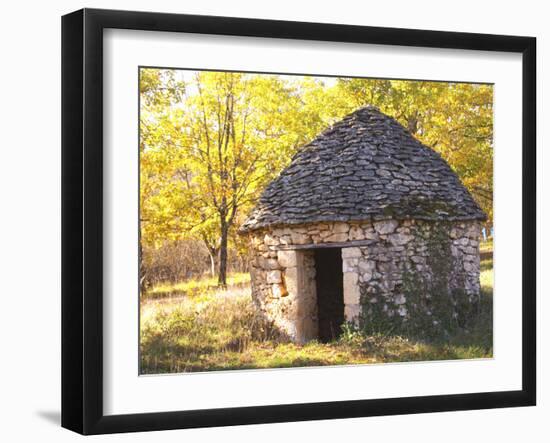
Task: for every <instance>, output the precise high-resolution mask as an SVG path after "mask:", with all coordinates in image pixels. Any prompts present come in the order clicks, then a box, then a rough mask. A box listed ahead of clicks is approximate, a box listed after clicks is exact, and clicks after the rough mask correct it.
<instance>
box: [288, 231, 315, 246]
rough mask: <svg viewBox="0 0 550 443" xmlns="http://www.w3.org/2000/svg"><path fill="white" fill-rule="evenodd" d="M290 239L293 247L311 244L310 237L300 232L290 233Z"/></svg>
mask: <svg viewBox="0 0 550 443" xmlns="http://www.w3.org/2000/svg"><path fill="white" fill-rule="evenodd" d="M290 238H291V240H292V244H294V245H307V244H308V243H311V238H310V236H309V235H307V234H303V233H301V232H292V233H291V234H290Z"/></svg>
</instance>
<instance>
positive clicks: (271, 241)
mask: <svg viewBox="0 0 550 443" xmlns="http://www.w3.org/2000/svg"><path fill="white" fill-rule="evenodd" d="M264 243H265V244H266V245H267V246H277V245H278V244H279V239H278V238H277V237H275V236H273V235H270V234H266V235H265V237H264Z"/></svg>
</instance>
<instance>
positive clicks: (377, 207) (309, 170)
mask: <svg viewBox="0 0 550 443" xmlns="http://www.w3.org/2000/svg"><path fill="white" fill-rule="evenodd" d="M391 218H395V219H419V220H434V221H435V220H449V221H452V220H485V219H486V215H485V214H484V212H483V211H482V210H481V209H480V207H479V206H478V205H477V203H476V202H475V201H474V199H473V198H472V196H471V195H470V193H469V192H468V191H467V190H466V188H465V187H464V185H463V184H462V183H461V182H460V179H459V178H458V176H457V175H456V174H455V173H454V172H453V171H452V170H451V168H450V167H449V165H448V164H447V163H446V162H445V160H443V159H442V158H441V156H440V155H439V154H438V153H437V152H435V151H434V150H433V149H431V148H429V147H427V146H425V145H423V144H422V143H420V142H419V141H418V140H417V139H416V138H414V137H413V136H412V135H411V134H410V133H409V132H408V131H407V130H406V129H405V128H404V127H403V126H401V125H400V124H399V123H398V122H397V121H396V120H394V119H393V118H391V117H389V116H387V115H385V114H383V113H381V112H380V111H379V110H378V109H376V108H374V107H370V106H369V107H365V108H360V109H359V110H357V111H355V112H353V113H352V114H350V115H348V116H347V117H345V118H344V119H343V120H341V121H339V122H338V123H336V124H334V125H333V126H332V127H330V128H329V129H327V130H326V131H324V132H323V133H321V134H320V135H319V136H318V137H317V138H316V139H315V140H313V141H312V142H311V143H309V144H308V145H306V146H304V147H303V148H302V149H300V151H299V152H298V153H297V154H296V155H295V156H294V158H293V159H292V161H291V163H290V165H289V166H288V167H287V168H285V169H284V170H283V171H282V172H281V174H280V175H279V176H278V177H277V178H275V179H274V180H273V181H272V182H271V183H270V184H269V185H268V186H267V187H266V189H265V190H264V192H263V194H262V195H261V197H260V200H259V202H258V205H257V206H256V208H255V209H254V210H253V211H252V213H251V214H250V216H249V217H248V219H247V220H246V221H245V223H244V224H243V225H242V226H241V229H240V230H241V232H246V231H250V230H254V229H259V228H264V227H267V226H275V225H278V226H280V225H294V224H302V223H314V222H324V221H344V222H345V221H365V220H384V219H391Z"/></svg>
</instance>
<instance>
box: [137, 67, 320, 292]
mask: <svg viewBox="0 0 550 443" xmlns="http://www.w3.org/2000/svg"><path fill="white" fill-rule="evenodd" d="M167 89H170V88H167ZM173 91H174V92H175V93H178V94H179V93H180V92H181V93H182V96H181V100H180V101H179V103H176V104H175V105H172V106H170V107H169V110H168V111H166V108H165V109H164V110H159V109H156V110H155V109H153V110H152V112H151V113H149V114H147V115H145V114H144V115H143V118H142V121H141V125H142V128H145V130H144V139H146V140H147V141H145V144H146V146H145V147H144V152H143V155H142V168H144V169H145V170H146V171H147V173H151V172H152V173H153V175H156V174H160V175H161V177H157V178H156V179H155V180H151V176H148V177H147V180H145V182H146V183H157V184H162V186H161V187H159V188H157V189H155V190H154V191H153V192H150V191H149V190H148V188H146V189H144V190H143V191H142V199H147V202H143V204H144V211H142V215H143V216H144V218H147V220H149V221H154V224H153V225H151V224H150V223H148V225H149V226H150V229H149V230H147V234H148V238H149V239H150V240H154V239H155V238H156V237H159V236H160V238H170V237H175V238H182V237H185V236H190V237H198V238H201V239H202V241H203V242H204V245H205V246H206V248H207V249H208V251H209V254H210V258H211V266H212V269H214V268H216V269H217V271H218V281H219V284H220V285H225V283H226V277H227V276H226V270H227V250H228V244H229V241H230V233H231V231H232V230H233V229H234V227H235V220H236V217H237V215H238V214H239V212H240V210H241V208H246V207H248V208H250V206H251V205H252V204H253V203H254V201H255V200H256V199H257V197H258V195H259V193H260V192H261V190H262V189H263V188H264V186H265V185H266V183H267V182H268V181H269V180H270V179H272V178H273V176H274V174H276V173H277V172H278V171H279V170H280V169H281V168H282V167H283V166H284V165H285V164H286V163H287V162H288V161H289V159H290V157H291V156H292V154H293V153H294V152H295V150H296V149H297V148H298V146H300V145H301V144H303V143H304V142H305V141H306V139H307V135H304V134H305V133H306V131H304V126H311V125H307V118H302V117H303V116H301V115H300V112H301V111H300V109H301V107H302V103H301V101H300V96H299V94H298V93H297V90H296V87H295V86H293V85H292V84H290V83H289V82H285V81H283V80H281V79H280V78H278V77H277V76H254V75H246V74H238V73H219V72H198V73H195V74H194V75H193V76H192V77H190V78H187V79H185V81H184V82H183V84H182V85H181V87H180V88H179V89H178V88H176V89H173ZM170 100H171V103H173V102H174V100H172V99H170ZM149 127H154V128H155V129H154V131H152V132H148V130H147V129H146V128H149ZM149 161H150V162H151V163H149ZM148 210H149V211H148ZM147 212H150V213H152V214H151V216H150V217H145V214H146V213H147ZM153 214H154V215H153Z"/></svg>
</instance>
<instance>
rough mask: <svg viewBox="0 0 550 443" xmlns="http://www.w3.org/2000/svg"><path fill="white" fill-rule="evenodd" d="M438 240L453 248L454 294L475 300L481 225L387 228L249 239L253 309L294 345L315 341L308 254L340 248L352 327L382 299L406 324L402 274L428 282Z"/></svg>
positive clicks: (305, 228)
mask: <svg viewBox="0 0 550 443" xmlns="http://www.w3.org/2000/svg"><path fill="white" fill-rule="evenodd" d="M436 232H437V233H439V235H440V234H441V233H442V232H443V233H444V235H445V239H446V242H448V246H449V252H450V257H449V260H450V271H451V272H450V274H449V282H448V284H449V288H450V289H452V288H454V287H456V288H459V289H464V290H465V292H466V293H467V294H468V295H470V296H471V297H475V296H476V295H477V294H479V290H480V286H479V267H480V263H479V235H480V223H479V222H477V221H461V222H453V223H449V222H429V221H418V220H402V221H397V220H384V221H376V222H365V223H359V222H349V223H347V222H327V223H324V222H323V223H314V224H304V225H293V226H289V227H275V228H266V229H263V230H256V231H252V232H250V233H249V238H250V244H251V248H250V251H251V262H250V264H251V276H252V293H253V297H254V300H255V303H256V304H257V306H258V309H260V310H261V311H262V312H263V313H264V314H265V315H266V316H267V317H268V318H270V319H271V320H273V322H274V323H275V324H276V325H277V326H278V327H279V328H281V329H282V330H283V331H285V332H286V333H287V334H288V335H289V336H290V337H291V338H292V339H293V340H295V341H297V342H304V341H307V340H311V339H315V338H317V304H316V285H315V259H314V252H313V249H307V246H308V245H311V247H312V248H314V247H316V246H318V245H321V244H333V245H334V246H335V247H342V266H343V269H342V271H343V278H344V294H343V297H344V304H345V308H344V309H345V312H344V313H345V318H346V320H348V321H356V320H357V318H358V316H359V314H360V312H361V301H362V299H363V298H364V297H366V298H367V299H368V297H370V296H371V295H372V296H373V297H374V296H376V297H377V298H380V297H382V299H383V302H384V304H385V310H386V311H387V312H388V315H401V316H406V315H407V311H406V308H405V306H404V305H405V304H406V298H405V294H404V293H403V288H402V285H403V273H404V272H416V273H419V274H421V275H423V276H426V277H428V278H429V277H430V275H431V272H432V270H431V266H430V257H429V256H430V239H432V238H434V235H435V233H436ZM295 247H298V249H294V248H295ZM301 248H305V249H301Z"/></svg>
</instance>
